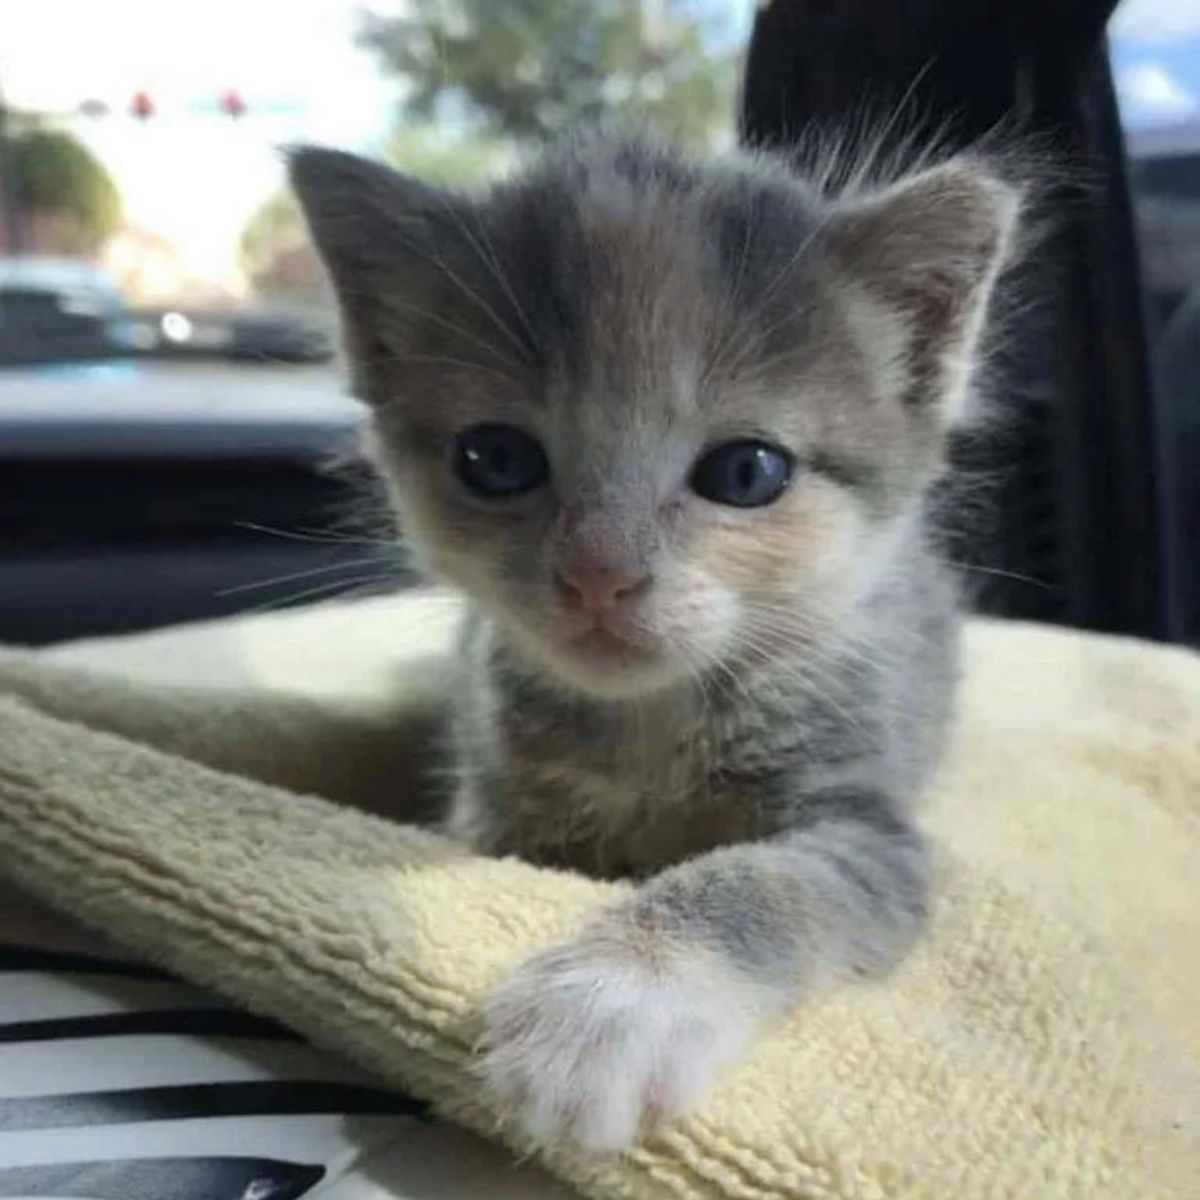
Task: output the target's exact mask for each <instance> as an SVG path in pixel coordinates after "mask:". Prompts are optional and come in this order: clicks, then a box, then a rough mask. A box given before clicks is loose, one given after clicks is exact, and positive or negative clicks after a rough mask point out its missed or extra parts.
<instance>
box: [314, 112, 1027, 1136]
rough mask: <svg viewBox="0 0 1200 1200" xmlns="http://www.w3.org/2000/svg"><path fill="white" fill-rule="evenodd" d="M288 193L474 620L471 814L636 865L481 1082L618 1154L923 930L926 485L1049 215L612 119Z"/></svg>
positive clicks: (422, 518) (589, 862)
mask: <svg viewBox="0 0 1200 1200" xmlns="http://www.w3.org/2000/svg"><path fill="white" fill-rule="evenodd" d="M291 170H292V179H293V183H294V186H295V189H296V191H297V193H298V195H299V197H300V199H301V201H302V203H303V206H304V208H305V211H306V214H307V218H308V221H309V223H310V226H311V229H312V233H313V235H314V238H315V241H316V244H317V246H318V247H319V249H320V252H321V254H322V255H323V257H324V259H325V262H326V263H327V265H328V267H329V270H330V272H331V275H332V278H333V280H334V283H335V285H336V288H337V291H338V294H339V299H340V303H341V307H342V312H343V317H344V325H345V333H346V337H347V341H348V349H349V352H350V356H351V361H352V366H353V375H354V383H355V389H356V391H357V393H358V394H359V395H360V396H361V397H362V398H364V399H365V400H366V401H367V402H368V403H369V404H370V405H372V406H373V410H374V422H375V429H376V433H377V436H378V439H379V444H380V446H381V448H382V455H383V461H384V465H385V469H386V471H387V473H388V475H389V478H390V485H391V487H392V488H393V490H394V494H395V496H396V499H397V502H398V503H399V505H400V509H401V512H402V514H403V520H404V523H405V528H406V531H407V536H408V538H409V540H410V541H411V544H412V546H413V548H414V550H415V552H416V553H417V555H418V556H419V558H420V560H421V561H422V562H423V563H424V565H425V567H426V568H427V569H428V570H429V572H430V573H431V574H432V575H433V576H434V577H436V578H438V579H440V580H442V581H445V582H448V583H450V584H452V585H454V586H456V587H457V588H458V589H460V590H461V592H463V593H464V594H465V595H466V597H467V598H468V599H469V602H470V617H469V618H468V620H467V622H466V626H465V632H464V636H463V643H462V654H461V660H460V662H459V664H458V667H457V670H458V679H457V693H456V702H455V705H454V713H453V717H452V725H453V728H452V735H453V737H452V740H453V747H454V756H455V766H456V776H455V778H456V789H455V792H454V795H453V798H452V800H451V802H450V805H449V814H448V817H447V827H448V829H449V830H450V831H451V832H452V833H453V834H455V835H456V836H458V837H460V838H464V839H466V840H467V841H468V842H470V843H471V844H472V845H474V846H475V847H477V848H478V849H479V850H480V851H483V852H486V853H490V854H515V855H520V856H521V857H523V858H526V859H529V860H530V861H532V862H535V863H542V864H548V865H552V866H557V867H566V868H573V869H578V870H580V871H584V872H588V873H591V874H594V875H599V876H632V877H633V878H634V879H636V880H638V881H639V884H638V887H637V890H636V891H635V892H634V893H632V895H631V898H630V899H629V900H628V901H627V902H626V903H623V904H621V905H619V906H618V907H616V908H614V909H612V910H611V911H609V912H606V913H604V914H603V915H602V916H600V917H598V918H597V919H595V920H594V921H593V922H592V923H591V924H590V925H589V926H588V927H587V928H586V929H584V930H583V931H582V932H581V933H579V934H578V935H577V936H576V937H574V938H572V939H571V940H570V941H569V942H566V943H564V944H562V945H558V946H555V947H553V948H551V949H549V950H546V951H545V952H543V953H541V954H538V955H537V956H535V957H534V958H532V959H531V960H530V961H528V962H526V963H524V964H523V965H522V966H520V967H519V968H518V969H517V970H516V972H515V973H514V974H513V975H512V976H511V977H510V978H509V979H507V980H506V981H505V982H504V983H503V984H502V985H501V986H500V987H499V989H498V990H497V991H496V993H495V994H494V995H493V996H492V998H491V1002H490V1004H489V1006H488V1009H487V1013H486V1036H485V1055H484V1058H483V1060H482V1064H481V1069H482V1072H483V1076H484V1078H485V1080H486V1081H487V1083H488V1084H489V1085H490V1086H491V1087H492V1088H493V1089H494V1090H495V1091H496V1092H497V1093H498V1094H499V1096H500V1097H502V1098H504V1099H506V1100H507V1101H508V1102H509V1103H510V1104H511V1106H512V1109H513V1110H514V1113H515V1116H516V1118H517V1120H518V1121H519V1123H520V1125H521V1126H522V1127H523V1129H524V1130H525V1132H526V1133H527V1135H528V1137H529V1139H530V1141H531V1142H533V1143H546V1142H550V1141H553V1140H556V1139H563V1138H565V1139H569V1140H572V1141H573V1142H575V1143H576V1144H578V1145H579V1146H581V1147H583V1148H585V1149H590V1150H614V1149H620V1148H623V1147H625V1146H627V1145H628V1144H629V1143H630V1142H631V1141H632V1140H633V1139H634V1138H635V1137H636V1136H637V1134H638V1133H639V1131H640V1130H642V1129H644V1128H646V1127H648V1126H651V1125H652V1124H653V1123H655V1122H656V1121H659V1120H661V1119H664V1118H667V1117H671V1116H673V1115H675V1114H678V1113H681V1112H683V1111H686V1110H687V1109H688V1108H689V1107H690V1106H691V1105H693V1104H694V1102H695V1101H696V1099H697V1098H698V1096H699V1095H700V1094H702V1092H703V1090H704V1089H705V1087H706V1085H707V1084H708V1083H709V1081H710V1079H711V1077H712V1076H713V1074H714V1072H715V1071H716V1070H717V1068H718V1067H719V1066H720V1065H721V1064H722V1063H724V1062H725V1061H727V1060H729V1059H730V1058H732V1057H734V1056H736V1055H737V1054H738V1053H739V1052H740V1051H742V1050H743V1049H744V1048H745V1046H746V1045H747V1042H748V1041H749V1039H750V1038H751V1036H752V1035H753V1032H754V1030H755V1029H756V1028H757V1027H758V1026H759V1025H760V1024H761V1023H762V1022H763V1021H765V1020H767V1019H769V1018H771V1017H772V1016H774V1015H775V1014H777V1013H779V1012H780V1011H781V1010H784V1009H786V1008H787V1007H788V1006H790V1005H792V1004H794V1003H796V1002H797V1001H799V1000H802V999H803V998H804V997H805V996H807V995H809V994H811V993H812V992H813V990H814V989H815V988H817V987H819V986H822V985H824V984H826V983H828V982H830V981H836V980H838V979H844V978H853V977H858V976H869V975H875V974H877V973H880V972H882V971H885V970H886V969H887V968H889V967H890V966H892V965H893V964H894V963H895V962H896V961H897V960H898V959H899V958H900V957H901V956H902V955H903V954H904V953H905V951H906V950H907V948H908V947H909V946H910V944H911V943H912V941H913V939H914V938H915V936H916V935H917V933H918V930H919V928H920V926H921V922H922V918H923V916H924V913H925V909H926V904H927V869H928V855H927V851H926V847H925V845H924V843H923V840H922V838H921V835H920V834H919V833H918V831H917V830H916V829H915V828H914V826H913V824H912V823H911V820H910V815H909V813H910V807H911V803H912V801H913V799H914V796H915V795H916V793H917V792H918V791H919V789H920V787H921V785H922V782H923V781H924V780H925V779H926V777H927V775H928V774H929V771H930V768H931V766H932V765H933V764H934V763H935V761H936V759H937V756H938V752H939V748H940V746H941V743H942V740H943V733H944V730H945V726H946V723H947V720H948V716H949V713H950V709H951V704H952V692H953V685H954V676H955V668H954V662H955V636H956V621H957V617H956V597H955V588H954V586H953V582H952V579H951V576H950V574H949V572H948V570H947V569H946V568H945V567H944V566H943V565H942V564H941V563H940V562H939V560H938V557H937V554H936V552H935V549H934V546H933V544H932V537H931V531H930V520H929V516H928V513H929V502H928V500H929V493H930V489H931V486H932V485H933V483H934V482H935V480H936V479H937V478H938V477H939V475H940V474H941V472H942V470H943V467H944V461H945V450H946V441H947V435H948V432H949V430H950V429H951V428H952V427H953V426H954V425H955V423H956V422H957V421H959V420H960V418H961V416H962V413H963V408H964V404H965V399H966V396H967V393H968V389H969V384H970V377H971V371H972V364H973V362H974V360H975V358H976V357H977V347H978V342H979V338H980V332H981V326H982V323H983V319H984V315H985V310H986V308H987V305H988V298H989V292H990V291H991V289H992V286H993V283H994V281H995V279H996V277H997V274H998V272H999V271H1000V269H1001V268H1002V266H1003V264H1004V262H1005V259H1006V256H1007V255H1008V253H1009V248H1010V245H1011V242H1012V238H1013V229H1014V224H1015V221H1016V218H1017V210H1018V207H1019V200H1018V195H1017V192H1016V191H1015V189H1014V188H1013V187H1011V186H1010V185H1009V184H1007V183H1005V182H1003V181H1002V179H1001V178H1000V177H999V175H998V174H997V173H995V172H993V171H992V170H990V169H989V168H988V167H987V166H986V165H985V164H984V163H982V162H980V161H976V160H974V159H972V158H970V157H960V158H958V159H952V160H949V161H946V162H943V163H942V164H940V165H936V166H932V167H929V168H927V169H919V170H916V171H914V172H911V173H909V174H907V175H903V176H901V177H899V178H897V179H894V180H893V181H892V182H890V183H888V184H886V185H880V186H878V187H876V188H874V189H871V188H863V187H859V188H856V189H850V190H847V191H846V192H844V193H842V194H840V195H836V194H834V195H831V194H829V191H828V189H823V188H822V187H820V186H818V185H816V184H814V183H809V182H806V181H805V179H804V178H801V177H798V176H797V175H796V174H795V173H794V171H793V170H792V169H791V168H789V166H788V165H787V164H786V163H785V162H784V161H782V160H777V159H775V158H772V157H769V156H766V155H749V154H745V155H733V156H730V157H728V158H725V159H723V160H720V161H718V162H715V163H712V164H709V165H698V164H695V163H692V162H689V161H687V160H686V159H684V158H683V157H681V156H680V155H679V154H677V153H676V152H674V151H672V150H671V149H668V148H664V147H662V146H659V145H657V144H654V143H651V142H648V141H644V140H639V139H622V138H616V137H608V136H600V135H595V136H590V137H578V138H575V139H572V140H569V141H566V142H564V143H562V144H560V145H558V146H556V147H553V148H551V149H549V150H548V151H547V152H546V153H545V155H544V157H543V158H542V159H541V160H540V161H539V162H538V163H537V164H535V165H533V166H530V167H528V168H526V169H524V170H523V171H521V172H520V173H518V174H516V175H515V177H513V178H512V179H510V180H508V181H506V182H502V183H499V184H497V185H496V186H494V187H493V188H492V189H491V190H490V191H487V192H485V193H483V194H481V195H467V194H462V193H459V192H452V191H446V190H442V189H440V188H435V187H432V186H429V185H427V184H424V183H420V182H418V181H416V180H414V179H411V178H408V177H406V176H403V175H400V174H397V173H395V172H393V171H391V170H388V169H386V168H384V167H382V166H377V165H374V164H371V163H368V162H364V161H362V160H360V159H357V158H354V157H352V156H349V155H345V154H341V153H337V152H332V151H324V150H317V149H301V150H299V151H297V152H296V153H295V154H294V156H293V158H292V160H291Z"/></svg>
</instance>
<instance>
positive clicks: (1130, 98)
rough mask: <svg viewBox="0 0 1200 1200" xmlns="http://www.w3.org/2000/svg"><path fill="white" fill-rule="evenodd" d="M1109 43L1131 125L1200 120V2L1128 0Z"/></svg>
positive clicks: (1125, 115) (1155, 125)
mask: <svg viewBox="0 0 1200 1200" xmlns="http://www.w3.org/2000/svg"><path fill="white" fill-rule="evenodd" d="M1109 42H1110V46H1111V53H1112V61H1113V72H1114V75H1115V77H1116V82H1117V94H1118V96H1119V97H1120V101H1121V113H1122V116H1123V118H1124V120H1125V123H1126V125H1127V126H1129V127H1130V128H1131V129H1137V130H1141V129H1151V128H1158V127H1161V126H1163V125H1171V124H1177V123H1182V122H1188V121H1200V0H1124V3H1122V4H1121V6H1120V8H1119V9H1118V10H1117V13H1116V15H1115V17H1114V18H1113V21H1112V24H1111V25H1110V27H1109Z"/></svg>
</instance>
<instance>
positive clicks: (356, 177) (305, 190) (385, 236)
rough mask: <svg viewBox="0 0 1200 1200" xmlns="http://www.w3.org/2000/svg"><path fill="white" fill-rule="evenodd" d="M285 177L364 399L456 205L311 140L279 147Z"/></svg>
mask: <svg viewBox="0 0 1200 1200" xmlns="http://www.w3.org/2000/svg"><path fill="white" fill-rule="evenodd" d="M288 174H289V178H290V181H291V186H292V190H293V192H294V193H295V195H296V198H297V199H298V200H299V202H300V207H301V209H302V210H303V212H304V216H305V220H306V221H307V222H308V228H309V231H310V233H311V234H312V239H313V243H314V244H315V246H316V248H317V252H318V254H319V255H320V256H321V259H322V261H323V262H324V264H325V267H326V269H327V270H328V272H329V275H330V278H331V279H332V281H333V286H334V290H335V291H336V293H337V297H338V303H339V306H340V308H341V312H342V322H343V326H344V336H345V338H346V344H347V351H348V353H349V356H350V360H351V367H352V370H353V373H354V383H355V390H356V392H357V393H358V394H359V395H360V396H362V398H363V399H366V400H373V399H375V398H376V395H375V392H376V391H377V389H376V388H374V387H372V379H373V377H374V375H375V372H374V371H373V366H374V365H375V364H378V363H381V362H383V361H386V358H387V356H388V355H392V356H394V355H396V354H397V353H398V352H399V351H400V350H401V349H402V347H403V343H404V334H405V331H406V329H407V328H408V327H409V326H411V324H412V315H413V313H414V312H416V311H419V310H420V309H421V307H422V300H421V294H422V292H423V291H428V289H429V288H430V287H431V286H432V283H433V279H434V276H435V275H436V273H437V271H438V269H439V268H438V262H439V257H440V256H439V251H438V242H439V239H440V238H442V237H444V236H445V232H444V231H445V229H446V226H447V223H448V222H452V221H453V220H454V216H453V212H454V209H455V207H456V206H458V205H459V204H461V201H460V199H459V197H458V196H456V195H454V194H453V193H450V192H447V191H444V190H443V189H441V188H436V187H433V186H431V185H429V184H426V183H422V182H421V181H420V180H417V179H413V178H412V177H411V176H408V175H403V174H401V173H400V172H399V171H394V170H392V169H391V168H390V167H386V166H384V165H382V164H381V163H374V162H370V161H368V160H367V159H364V158H359V157H358V156H357V155H354V154H346V153H344V152H342V151H339V150H325V149H321V148H319V147H315V146H301V147H297V148H295V149H293V150H291V151H290V152H289V154H288Z"/></svg>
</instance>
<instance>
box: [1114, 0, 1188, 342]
mask: <svg viewBox="0 0 1200 1200" xmlns="http://www.w3.org/2000/svg"><path fill="white" fill-rule="evenodd" d="M1109 40H1110V46H1111V55H1112V61H1113V70H1114V75H1115V79H1116V85H1117V97H1118V103H1119V106H1120V113H1121V120H1122V124H1123V126H1124V129H1125V139H1126V149H1127V152H1128V157H1129V170H1130V184H1131V190H1132V195H1133V201H1134V205H1135V212H1136V217H1137V222H1138V232H1139V241H1140V249H1141V258H1142V268H1143V274H1144V283H1145V288H1146V293H1147V303H1148V307H1149V313H1148V316H1149V320H1150V336H1151V345H1152V347H1153V348H1154V350H1155V351H1159V350H1161V347H1162V345H1163V339H1164V338H1166V339H1167V341H1168V342H1170V341H1171V340H1172V336H1173V335H1172V332H1171V331H1173V329H1174V328H1175V327H1176V326H1177V325H1178V324H1179V323H1181V322H1184V321H1190V322H1191V323H1192V324H1191V326H1190V328H1191V330H1192V334H1193V336H1194V338H1195V342H1196V345H1197V347H1200V324H1198V323H1197V322H1200V307H1198V304H1200V6H1197V5H1196V4H1195V3H1192V2H1191V0H1124V2H1123V3H1122V4H1121V5H1120V6H1119V8H1118V9H1117V11H1116V13H1115V15H1114V17H1113V19H1112V23H1111V25H1110V28H1109ZM1198 352H1200V350H1198Z"/></svg>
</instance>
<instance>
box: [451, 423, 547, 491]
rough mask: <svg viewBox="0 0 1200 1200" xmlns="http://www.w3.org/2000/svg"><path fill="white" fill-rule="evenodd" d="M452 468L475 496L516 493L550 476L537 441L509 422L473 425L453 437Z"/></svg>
mask: <svg viewBox="0 0 1200 1200" xmlns="http://www.w3.org/2000/svg"><path fill="white" fill-rule="evenodd" d="M454 470H455V472H456V473H457V475H458V477H459V479H461V480H462V482H463V484H464V485H465V486H466V487H467V488H468V489H469V490H470V491H472V492H474V493H475V495H477V496H482V497H484V498H486V499H490V500H499V499H504V498H505V497H508V496H520V495H523V494H524V493H525V492H531V491H533V489H534V488H537V487H541V485H542V484H543V483H545V482H546V480H547V479H549V478H550V464H549V463H548V462H547V461H546V452H545V451H544V450H543V449H542V447H541V445H540V444H539V442H538V440H537V439H536V438H534V437H532V436H530V435H529V434H528V433H526V432H525V431H524V430H521V429H517V428H516V427H515V426H513V425H494V424H493V425H473V426H472V427H471V428H470V429H464V430H463V431H462V433H460V434H459V435H458V437H457V438H456V439H455V445H454Z"/></svg>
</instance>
